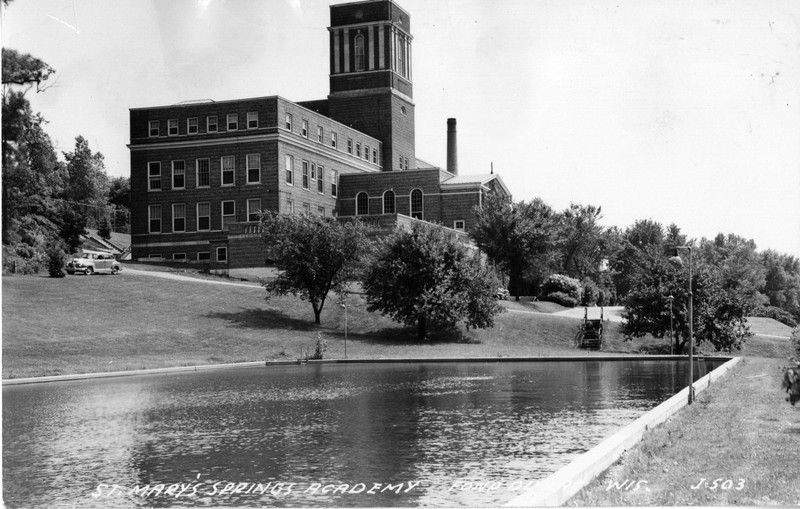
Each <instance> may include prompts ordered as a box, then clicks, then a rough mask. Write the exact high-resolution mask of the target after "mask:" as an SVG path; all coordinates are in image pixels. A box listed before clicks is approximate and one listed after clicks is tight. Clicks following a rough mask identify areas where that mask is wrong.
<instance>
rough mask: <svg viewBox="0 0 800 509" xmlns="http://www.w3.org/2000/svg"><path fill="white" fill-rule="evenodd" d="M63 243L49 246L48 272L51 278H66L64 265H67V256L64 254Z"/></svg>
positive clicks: (53, 243)
mask: <svg viewBox="0 0 800 509" xmlns="http://www.w3.org/2000/svg"><path fill="white" fill-rule="evenodd" d="M64 247H65V246H64V244H63V243H62V242H51V243H50V244H48V245H47V272H49V273H50V277H64V275H65V274H64V265H66V263H67V255H66V253H65V252H64Z"/></svg>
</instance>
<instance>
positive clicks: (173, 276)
mask: <svg viewBox="0 0 800 509" xmlns="http://www.w3.org/2000/svg"><path fill="white" fill-rule="evenodd" d="M121 274H123V275H127V274H130V275H132V276H137V277H138V276H153V277H160V278H164V279H173V280H176V281H190V282H192V283H206V284H211V285H229V286H244V287H247V288H255V289H257V290H263V287H262V286H261V285H260V284H258V283H230V282H228V281H215V280H213V279H202V278H198V277H191V276H181V275H180V274H174V273H172V272H154V271H149V270H137V269H129V268H128V267H124V268H123V269H122V272H121Z"/></svg>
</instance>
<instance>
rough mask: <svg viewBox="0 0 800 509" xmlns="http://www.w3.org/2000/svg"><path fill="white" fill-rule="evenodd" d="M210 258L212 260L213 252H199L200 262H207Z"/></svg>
mask: <svg viewBox="0 0 800 509" xmlns="http://www.w3.org/2000/svg"><path fill="white" fill-rule="evenodd" d="M209 260H211V253H209V252H208V251H202V252H200V253H197V261H198V262H207V261H209Z"/></svg>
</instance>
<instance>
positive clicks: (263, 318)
mask: <svg viewBox="0 0 800 509" xmlns="http://www.w3.org/2000/svg"><path fill="white" fill-rule="evenodd" d="M206 316H207V317H208V318H219V319H222V320H227V321H228V322H231V323H232V324H233V325H234V326H236V327H241V328H246V329H262V330H266V329H287V330H301V331H309V330H316V329H318V328H319V326H318V325H317V324H315V323H314V321H313V320H311V321H309V320H301V319H299V318H292V317H291V316H288V315H286V313H284V312H283V311H279V310H277V309H243V310H241V311H238V312H232V313H223V312H217V313H209V314H207V315H206Z"/></svg>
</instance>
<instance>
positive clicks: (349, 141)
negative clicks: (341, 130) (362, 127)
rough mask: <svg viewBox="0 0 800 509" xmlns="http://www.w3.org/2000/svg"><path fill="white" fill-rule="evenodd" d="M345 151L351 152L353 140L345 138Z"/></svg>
mask: <svg viewBox="0 0 800 509" xmlns="http://www.w3.org/2000/svg"><path fill="white" fill-rule="evenodd" d="M347 153H348V154H352V153H353V140H351V139H350V138H347Z"/></svg>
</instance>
